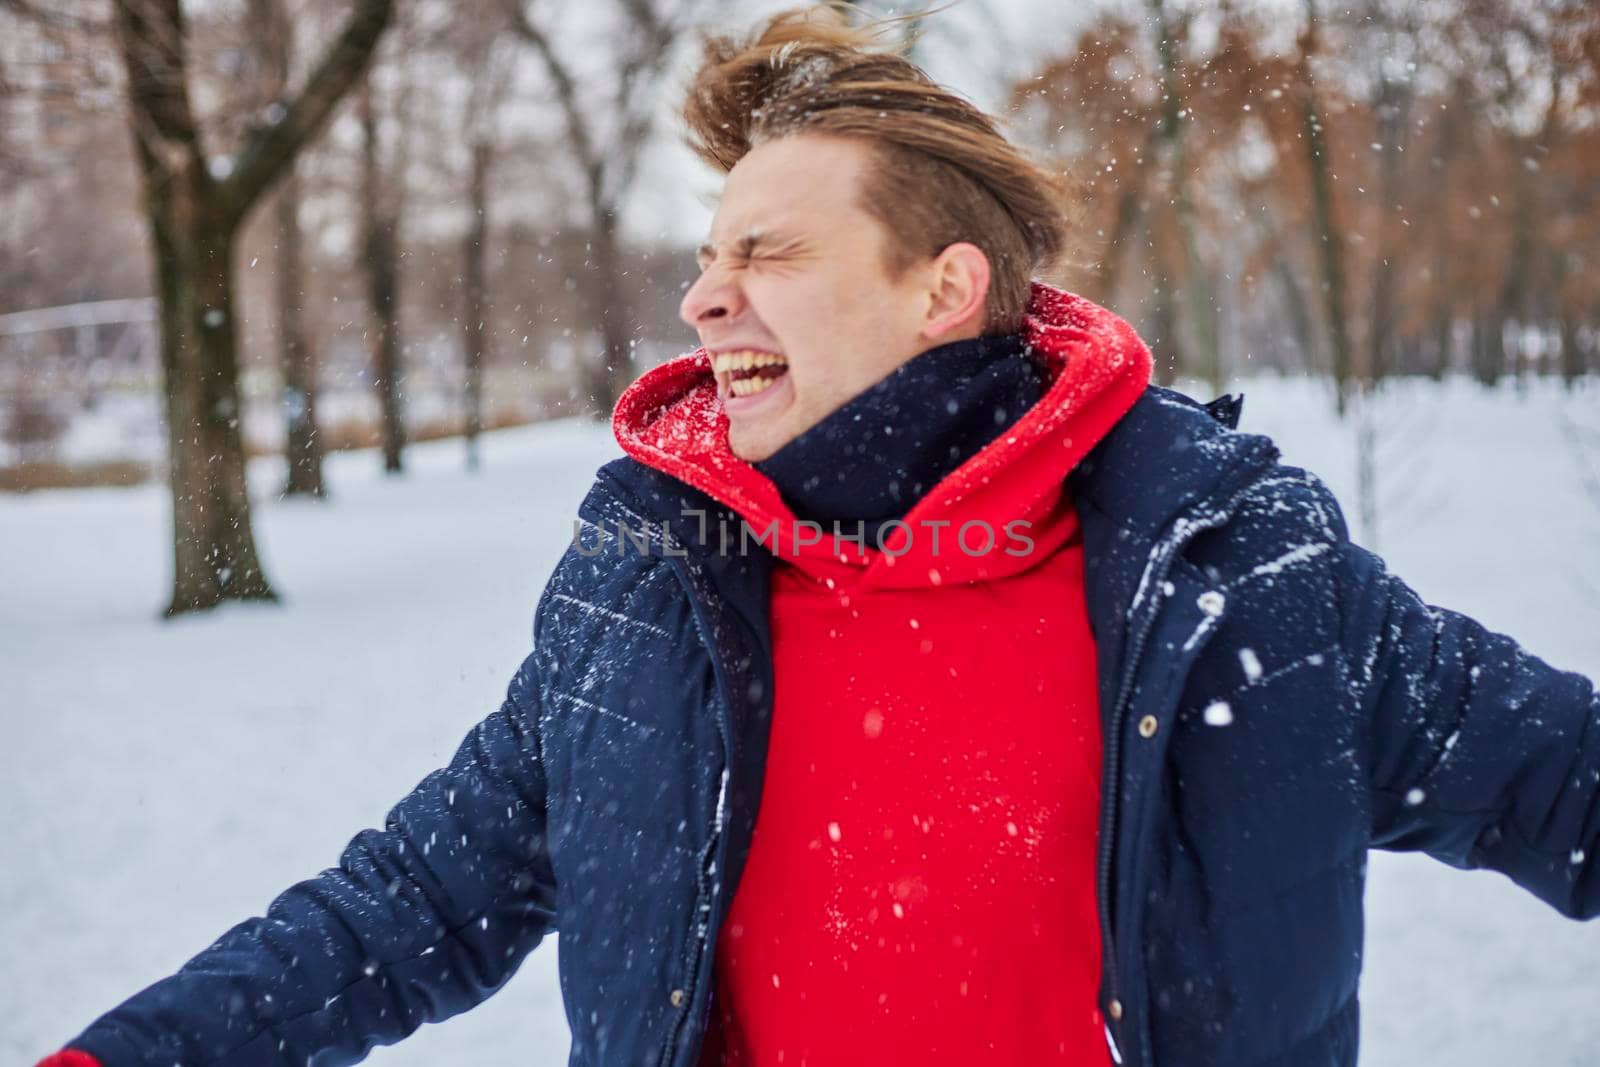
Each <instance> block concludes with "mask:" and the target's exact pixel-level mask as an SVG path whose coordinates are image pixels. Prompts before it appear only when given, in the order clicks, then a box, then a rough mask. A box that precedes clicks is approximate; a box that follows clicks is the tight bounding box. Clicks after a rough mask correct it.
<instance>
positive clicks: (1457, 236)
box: [1014, 0, 1600, 411]
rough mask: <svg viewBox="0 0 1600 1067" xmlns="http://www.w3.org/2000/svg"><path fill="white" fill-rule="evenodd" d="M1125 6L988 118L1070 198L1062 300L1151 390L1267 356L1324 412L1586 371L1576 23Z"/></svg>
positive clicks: (1549, 0)
mask: <svg viewBox="0 0 1600 1067" xmlns="http://www.w3.org/2000/svg"><path fill="white" fill-rule="evenodd" d="M1142 5H1143V10H1138V11H1129V10H1126V9H1124V10H1119V11H1117V12H1115V13H1112V12H1108V13H1106V14H1103V15H1101V16H1100V17H1099V18H1097V19H1095V20H1094V21H1093V22H1092V23H1091V24H1090V25H1089V26H1088V27H1087V28H1086V29H1085V30H1084V31H1083V32H1082V33H1081V34H1080V35H1079V36H1078V38H1077V40H1076V41H1075V43H1074V44H1073V45H1072V46H1071V47H1069V48H1067V49H1064V50H1063V52H1062V54H1061V55H1060V56H1059V57H1058V58H1056V59H1054V60H1051V61H1049V62H1047V63H1046V64H1044V65H1043V66H1042V67H1041V69H1040V70H1039V71H1037V73H1036V74H1035V76H1033V77H1031V78H1027V79H1024V80H1023V81H1022V82H1021V83H1020V84H1019V85H1018V86H1017V88H1016V92H1015V94H1014V102H1015V103H1016V105H1017V106H1018V107H1019V108H1020V109H1021V111H1022V113H1023V114H1024V115H1025V116H1026V119H1027V123H1028V127H1029V129H1030V131H1031V135H1032V136H1033V138H1034V139H1035V140H1036V142H1037V143H1039V144H1040V145H1042V146H1043V147H1045V148H1046V149H1047V150H1049V151H1050V152H1052V153H1053V154H1055V155H1056V156H1057V157H1059V158H1060V159H1062V160H1063V161H1064V162H1065V164H1066V165H1067V166H1069V167H1070V168H1072V169H1074V170H1076V171H1077V172H1078V173H1080V174H1081V175H1082V176H1083V179H1084V188H1085V191H1086V197H1085V205H1086V210H1087V212H1088V214H1089V220H1088V225H1087V226H1086V227H1085V236H1086V241H1085V249H1084V253H1083V255H1082V256H1081V259H1080V262H1079V263H1078V264H1077V270H1076V273H1075V275H1074V278H1073V280H1074V282H1075V283H1076V284H1077V286H1078V287H1079V288H1080V289H1081V290H1082V291H1084V292H1086V293H1088V294H1089V295H1092V296H1095V297H1096V298H1098V299H1101V300H1102V301H1104V302H1106V303H1109V304H1112V305H1113V306H1116V307H1118V308H1119V309H1123V310H1125V311H1127V312H1128V313H1130V314H1136V315H1138V316H1140V317H1141V318H1142V320H1143V321H1144V322H1145V323H1146V325H1147V327H1148V333H1149V334H1150V336H1152V337H1154V338H1157V339H1159V341H1160V342H1161V347H1162V349H1163V350H1164V352H1165V354H1166V358H1164V359H1163V361H1162V365H1161V370H1162V373H1163V374H1164V375H1165V376H1166V377H1168V378H1170V377H1172V376H1174V375H1176V374H1179V373H1184V374H1189V375H1193V376H1196V377H1200V378H1205V379H1209V380H1210V381H1211V382H1213V383H1214V384H1215V385H1216V386H1217V387H1219V388H1220V386H1221V382H1222V379H1223V377H1224V373H1225V368H1224V366H1223V357H1224V352H1225V351H1227V350H1229V348H1230V347H1243V348H1244V349H1246V350H1253V351H1258V352H1259V351H1263V350H1266V351H1270V350H1272V349H1274V348H1276V349H1279V350H1280V351H1283V350H1288V351H1289V352H1292V353H1293V355H1294V357H1295V358H1296V359H1297V360H1298V361H1299V362H1300V364H1301V365H1302V366H1304V367H1306V368H1309V369H1314V370H1317V371H1322V372H1326V373H1328V374H1330V375H1331V376H1332V377H1333V379H1334V381H1335V382H1336V384H1337V386H1338V389H1337V396H1338V398H1339V404H1340V407H1341V411H1342V410H1343V405H1344V403H1345V399H1346V396H1347V394H1348V393H1349V392H1350V390H1351V388H1352V387H1360V386H1361V385H1362V384H1363V383H1371V382H1373V381H1377V380H1381V379H1382V378H1383V377H1385V376H1386V375H1391V374H1418V373H1426V374H1431V375H1435V376H1438V375H1441V374H1443V373H1444V372H1445V371H1446V370H1447V369H1448V368H1450V367H1451V366H1452V365H1453V364H1454V362H1455V361H1456V360H1457V358H1458V357H1460V358H1462V359H1463V361H1464V362H1465V363H1466V364H1467V365H1468V366H1470V368H1471V370H1472V372H1473V373H1474V374H1476V375H1477V376H1478V377H1479V378H1480V379H1481V380H1483V381H1485V382H1494V381H1496V380H1497V379H1499V378H1500V377H1501V376H1502V375H1504V374H1506V373H1508V372H1509V373H1517V374H1522V373H1525V372H1526V371H1528V370H1529V369H1530V366H1531V365H1532V364H1533V363H1534V362H1535V361H1536V360H1540V359H1541V358H1542V357H1547V356H1551V355H1553V356H1554V363H1555V364H1556V366H1557V367H1558V368H1559V371H1560V372H1561V373H1562V374H1563V375H1564V376H1565V377H1566V378H1567V379H1568V380H1569V381H1571V380H1573V379H1576V378H1577V377H1578V376H1579V375H1581V374H1583V373H1585V372H1586V371H1588V370H1594V369H1600V336H1597V330H1600V269H1597V268H1600V264H1597V262H1596V260H1597V256H1596V249H1600V7H1596V6H1595V5H1594V4H1592V3H1587V2H1582V0H1576V2H1575V0H1448V2H1440V3H1431V4H1415V3H1408V2H1400V0H1356V2H1354V3H1348V4H1340V5H1337V6H1335V5H1329V4H1326V3H1325V0H1302V6H1301V9H1300V10H1299V11H1298V12H1295V14H1298V16H1299V17H1298V18H1290V19H1285V17H1284V15H1285V11H1284V8H1283V6H1282V5H1272V6H1271V7H1266V6H1262V5H1253V4H1246V3H1241V2H1238V0H1222V2H1219V3H1214V4H1207V5H1204V6H1198V5H1190V6H1185V7H1182V8H1180V7H1178V6H1177V5H1176V4H1175V3H1174V2H1173V0H1142ZM1230 319H1232V320H1234V321H1233V330H1232V339H1233V341H1234V342H1235V346H1230V345H1229V344H1227V343H1226V339H1225V338H1224V330H1225V328H1226V327H1227V326H1228V325H1229V320H1230ZM1239 342H1242V345H1240V344H1238V343H1239ZM1235 369H1237V368H1235Z"/></svg>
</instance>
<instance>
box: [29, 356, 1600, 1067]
mask: <svg viewBox="0 0 1600 1067" xmlns="http://www.w3.org/2000/svg"><path fill="white" fill-rule="evenodd" d="M1243 388H1244V392H1245V393H1246V395H1247V397H1248V399H1247V401H1246V404H1245V410H1244V417H1243V420H1242V424H1241V428H1243V429H1247V430H1253V431H1257V432H1263V433H1268V434H1270V435H1272V436H1273V437H1274V438H1275V439H1277V441H1278V442H1279V444H1280V446H1281V447H1282V448H1283V450H1284V453H1285V458H1286V459H1287V460H1288V461H1290V462H1294V463H1298V464H1300V465H1302V466H1305V467H1307V468H1309V469H1311V470H1314V471H1316V472H1317V473H1319V474H1321V475H1323V476H1324V477H1325V478H1327V480H1328V481H1329V482H1330V484H1331V485H1332V486H1333V487H1334V489H1335V491H1336V492H1337V493H1338V495H1339V498H1340V500H1341V501H1343V502H1344V503H1345V506H1346V511H1347V513H1348V514H1349V516H1350V520H1351V525H1352V529H1357V523H1356V506H1355V499H1356V497H1355V483H1354V477H1353V471H1354V469H1355V464H1354V455H1355V453H1354V444H1353V438H1352V436H1351V432H1350V430H1349V429H1348V428H1347V427H1340V426H1339V425H1338V424H1336V423H1335V422H1334V420H1333V419H1332V417H1331V412H1330V411H1329V410H1328V409H1329V404H1328V402H1327V397H1326V395H1325V393H1324V392H1323V390H1322V387H1321V386H1319V385H1316V384H1314V383H1306V382H1279V381H1276V380H1269V379H1260V380H1253V381H1251V382H1248V383H1246V384H1245V385H1244V387H1243ZM1379 410H1380V413H1381V418H1380V419H1379V420H1378V421H1379V424H1380V426H1381V427H1382V432H1381V433H1380V436H1379V444H1378V454H1379V456H1380V457H1381V461H1382V467H1383V481H1382V485H1381V488H1380V493H1379V500H1380V525H1379V537H1378V543H1377V547H1378V550H1379V551H1380V553H1381V554H1382V555H1384V556H1385V557H1386V558H1387V559H1388V560H1389V562H1390V565H1391V567H1392V568H1393V569H1394V570H1395V571H1396V572H1397V573H1399V574H1400V575H1401V576H1402V577H1404V578H1405V579H1406V580H1408V581H1409V582H1411V584H1412V585H1413V586H1415V587H1416V588H1417V589H1418V590H1419V592H1421V593H1422V594H1423V596H1424V598H1425V599H1427V600H1429V601H1430V602H1432V603H1436V604H1441V605H1444V606H1446V607H1451V608H1456V609H1458V610H1463V611H1466V612H1467V613H1469V614H1471V615H1474V616H1475V617H1477V618H1479V619H1480V620H1481V621H1483V622H1484V623H1486V624H1487V625H1490V626H1491V627H1493V628H1495V629H1499V630H1503V631H1506V632H1509V633H1511V634H1513V635H1515V636H1516V637H1517V638H1518V639H1519V640H1521V641H1522V642H1523V644H1524V645H1525V646H1526V647H1527V648H1528V649H1529V650H1531V651H1533V652H1534V653H1535V654H1537V655H1540V656H1542V657H1543V658H1545V659H1546V660H1548V661H1550V662H1552V663H1554V664H1556V665H1557V666H1561V667H1565V668H1568V669H1573V670H1581V671H1584V672H1586V673H1587V674H1589V675H1590V676H1591V677H1596V676H1600V551H1597V548H1600V389H1597V388H1595V387H1594V385H1593V383H1591V385H1590V387H1589V388H1588V389H1587V390H1585V391H1583V392H1580V393H1579V394H1577V395H1574V396H1566V395H1563V394H1562V393H1561V391H1560V390H1559V389H1558V388H1554V387H1551V386H1550V385H1548V384H1547V383H1538V384H1537V385H1536V387H1535V388H1534V389H1532V390H1531V392H1530V393H1529V394H1528V395H1526V396H1519V395H1517V394H1516V393H1515V392H1514V391H1513V390H1512V389H1510V388H1509V387H1508V388H1504V389H1501V390H1498V391H1495V392H1492V393H1491V392H1487V391H1484V390H1482V389H1479V388H1478V387H1476V386H1473V385H1470V384H1468V383H1460V382H1453V383H1449V384H1447V385H1446V386H1443V387H1437V386H1431V385H1427V384H1425V383H1424V384H1418V385H1407V386H1403V387H1400V388H1397V389H1394V390H1392V392H1391V393H1390V394H1389V395H1386V396H1385V397H1384V398H1382V400H1381V402H1380V405H1379ZM1585 450H1586V451H1585ZM615 454H616V446H615V445H614V443H613V442H612V441H611V440H610V438H609V435H608V433H607V432H606V431H605V430H604V429H603V428H599V427H596V426H593V425H590V424H585V423H579V422H573V421H564V422H560V423H551V424H545V425H542V426H537V427H530V428H526V429H520V430H514V431H507V432H503V433H500V434H496V435H491V437H490V439H489V441H488V444H487V448H486V454H485V458H486V467H485V469H484V470H483V471H482V472H481V473H479V474H477V475H475V476H473V475H467V474H465V473H463V471H462V469H461V462H460V448H459V445H458V444H456V443H454V442H439V443H435V444H431V445H425V446H420V447H416V448H414V449H412V451H411V452H410V454H409V460H410V464H411V469H410V471H409V472H408V474H407V475H406V476H405V477H404V478H400V479H393V480H390V479H385V478H383V477H382V476H381V475H380V474H379V473H378V460H377V459H376V458H375V457H374V456H373V455H371V454H342V455H337V456H335V457H333V458H332V459H331V460H330V462H329V468H328V474H329V478H330V481H331V485H332V488H333V494H334V495H333V499H332V501H331V502H330V503H328V504H326V505H318V504H313V503H308V502H298V501H278V500H276V499H274V498H273V491H274V490H275V488H276V486H277V484H278V482H279V481H280V479H281V474H280V471H279V469H278V466H277V461H273V460H268V461H262V462H261V463H260V464H258V465H257V466H256V467H254V468H253V469H252V478H253V480H254V484H255V486H256V488H257V490H258V494H259V504H258V508H257V512H256V523H257V527H256V529H257V536H258V540H259V543H260V545H261V547H262V550H263V554H264V556H265V563H266V566H267V567H268V570H269V573H270V575H271V576H272V578H273V580H274V581H275V582H276V583H277V584H278V587H279V589H280V591H281V592H282V593H283V594H284V598H285V599H284V602H283V603H282V605H280V606H277V607H230V608H227V609H225V610H223V611H221V612H218V613H216V614H213V615H210V616H207V617H204V618H192V619H185V620H182V621H179V622H173V623H164V622H161V621H159V620H158V618H157V614H158V610H159V608H160V606H161V605H162V604H163V603H164V596H165V593H166V588H165V587H166V583H167V581H168V577H167V574H168V566H169V565H170V564H169V563H168V556H167V551H168V550H167V548H166V547H165V545H164V540H165V538H166V537H167V529H168V526H167V524H168V515H167V506H166V502H165V500H164V498H163V495H162V491H161V489H160V488H159V487H156V486H144V487H139V488H135V489H123V490H90V491H66V492H52V493H39V494H34V495H30V496H26V497H16V498H0V810H3V811H4V812H5V813H6V818H5V819H3V820H0V1062H4V1063H7V1064H12V1063H15V1064H28V1063H31V1062H33V1059H34V1058H35V1057H37V1056H39V1055H42V1054H43V1053H45V1052H48V1051H50V1050H52V1049H53V1048H55V1047H57V1046H58V1045H59V1044H60V1043H61V1042H62V1041H64V1040H66V1039H67V1038H69V1037H71V1036H72V1035H73V1034H75V1033H77V1032H78V1030H79V1029H81V1028H82V1027H83V1026H84V1025H85V1024H86V1023H87V1022H89V1021H90V1020H91V1019H92V1018H93V1017H94V1016H95V1015H97V1014H99V1013H100V1012H101V1011H104V1010H105V1009H107V1008H109V1007H111V1006H112V1005H113V1004H115V1003H116V1002H117V1001H119V1000H120V999H122V998H123V997H125V996H127V995H128V994H130V993H133V992H134V991H136V990H137V989H139V988H141V987H143V986H144V985H146V984H147V983H149V982H151V981H153V980H155V979H157V978H159V977H161V976H163V975H166V974H168V973H170V972H171V971H172V970H173V969H175V968H176V967H178V966H179V965H180V964H181V963H183V961H184V960H186V959H187V958H189V957H190V956H191V955H193V954H194V953H195V952H197V951H199V950H200V949H202V948H204V947H205V946H206V945H207V944H209V943H210V942H211V941H212V940H213V939H214V938H215V937H216V936H217V935H218V934H220V933H221V932H222V931H223V930H225V929H226V928H227V927H229V926H230V925H232V924H233V923H234V922H236V921H238V920H239V919H242V918H244V917H246V916H248V915H253V914H259V913H260V911H261V910H262V908H264V907H265V905H266V903H267V902H268V901H269V900H270V899H271V898H272V897H273V896H274V895H276V893H277V892H278V891H280V890H281V889H283V888H285V887H287V886H288V885H289V884H291V883H292V882H294V881H297V880H299V879H301V878H304V877H307V876H309V875H311V874H315V873H316V872H317V871H319V870H321V869H323V868H325V867H327V866H330V865H332V864H333V863H334V862H336V861H337V858H338V855H339V853H340V851H341V849H342V848H343V846H344V844H345V842H346V841H348V840H349V838H350V837H351V836H352V835H353V834H354V833H355V832H356V831H357V830H359V829H361V828H362V827H366V826H376V825H381V824H382V820H383V817H384V815H385V813H386V812H387V810H388V808H389V806H390V804H392V803H393V801H394V800H396V799H398V798H399V797H400V796H401V795H403V794H404V792H405V791H407V790H408V789H409V788H410V787H411V786H412V785H413V784H415V783H416V782H417V781H418V780H419V779H421V778H422V777H423V776H424V775H425V774H426V773H427V772H428V771H430V770H432V769H433V768H434V767H436V766H438V765H440V764H441V763H443V762H444V761H445V760H447V759H448V758H449V756H450V754H451V753H452V752H453V751H454V749H455V746H456V744H457V742H458V741H459V740H460V738H461V737H462V735H463V734H465V732H466V731H467V730H468V729H469V728H470V727H471V725H472V724H473V723H474V722H476V721H477V720H478V719H480V718H481V717H482V716H484V715H485V714H487V713H488V712H490V711H492V710H493V709H494V708H496V707H497V706H498V705H499V702H500V699H501V696H502V695H503V692H504V687H505V684H506V681H507V680H508V679H509V677H510V674H511V672H512V671H513V670H514V669H515V667H516V666H517V664H518V663H519V662H520V660H521V658H522V656H523V654H524V652H525V651H526V646H527V642H528V640H529V626H530V622H531V615H532V609H533V604H534V601H535V598H536V596H537V595H538V592H539V590H540V589H541V588H542V585H543V582H544V580H545V578H546V577H547V576H548V575H549V572H550V569H551V567H552V566H553V565H554V563H555V561H556V559H557V558H558V556H559V554H560V552H561V550H562V549H563V547H564V546H565V545H566V543H567V542H568V540H569V538H570V537H571V517H572V513H573V509H574V507H575V506H576V504H577V501H578V500H579V498H580V497H581V496H582V494H583V492H584V491H585V490H586V489H587V487H588V485H589V482H590V479H591V477H592V474H593V471H594V469H595V468H596V467H597V466H598V465H599V464H600V463H602V462H604V461H605V460H606V459H608V458H610V457H611V456H613V455H615ZM1585 484H1588V485H1589V486H1590V487H1591V488H1590V490H1589V491H1588V492H1587V493H1586V491H1585V489H1584V485H1585ZM1358 540H1368V538H1367V537H1366V535H1358ZM1369 919H1370V928H1369V944H1368V967H1367V974H1366V981H1365V984H1364V999H1365V1005H1364V1022H1363V1048H1364V1052H1363V1057H1362V1062H1363V1064H1365V1065H1371V1067H1416V1065H1418V1064H1451V1065H1453V1067H1491V1065H1492V1067H1501V1065H1504V1067H1514V1065H1522V1064H1530V1063H1538V1064H1541V1065H1543V1067H1560V1065H1569V1064H1570V1065H1578V1064H1593V1063H1595V1062H1596V1061H1597V1059H1600V1010H1597V1008H1600V923H1591V924H1587V925H1579V924H1576V923H1572V922H1570V921H1568V920H1565V919H1563V918H1562V917H1561V916H1559V915H1558V914H1556V913H1555V912H1554V911H1552V910H1550V909H1549V908H1547V907H1546V906H1545V905H1543V904H1541V903H1539V902H1538V901H1537V900H1535V899H1534V898H1533V897H1531V896H1529V895H1528V894H1526V893H1524V892H1523V891H1521V890H1519V889H1517V888H1516V887H1515V886H1513V885H1512V884H1511V883H1510V882H1509V881H1507V880H1506V879H1504V878H1502V877H1501V876H1499V875H1495V874H1488V873H1482V872H1474V873H1462V872H1458V871H1455V870H1452V869H1450V868H1448V867H1445V866H1443V865H1441V864H1438V863H1436V862H1434V861H1432V860H1428V859H1426V858H1421V857H1395V856H1389V855H1385V854H1378V855H1375V856H1374V859H1373V862H1372V865H1371V890H1370V896H1369ZM555 953H556V947H555V942H554V941H553V940H552V941H551V942H549V943H548V944H547V945H546V946H545V947H543V948H541V949H540V950H539V951H538V952H537V953H535V954H534V956H533V957H532V958H531V959H530V960H529V962H528V963H527V964H526V965H525V966H524V967H523V969H522V971H521V972H520V973H519V974H518V975H517V976H516V977H515V978H514V979H513V980H512V982H511V983H510V984H509V985H508V986H507V987H506V988H505V989H504V990H503V991H502V992H501V993H500V994H499V995H497V996H495V997H493V998H491V999H490V1000H489V1001H487V1002H485V1003H484V1004H483V1005H481V1006H480V1007H478V1008H477V1009H475V1010H473V1011H471V1012H469V1013H467V1014H465V1015H463V1016H460V1017H458V1018H456V1019H453V1020H451V1021H449V1022H448V1023H447V1024H445V1025H442V1026H427V1027H423V1028H422V1030H421V1031H419V1032H418V1033H417V1034H415V1035H413V1036H412V1037H411V1038H410V1039H408V1040H406V1041H404V1042H402V1043H401V1044H399V1045H396V1046H393V1047H392V1048H386V1049H379V1050H376V1051H375V1052H374V1053H373V1054H372V1056H371V1058H370V1060H371V1061H374V1062H377V1063H381V1064H385V1065H388V1067H398V1065H413V1064H414V1065H422V1064H437V1063H472V1064H475V1065H482V1067H489V1065H494V1064H520V1065H528V1067H546V1065H557V1064H562V1063H564V1062H565V1059H566V1052H567V1035H566V1024H565V1020H564V1017H563V1015H562V1009H561V1002H560V995H559V988H558V985H557V982H556V975H555Z"/></svg>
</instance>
